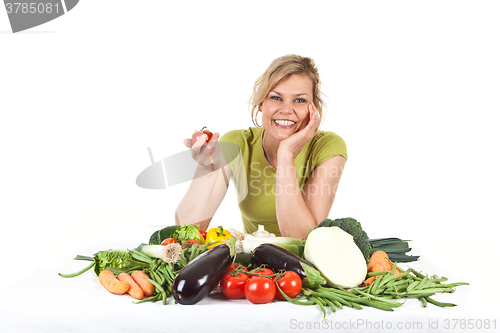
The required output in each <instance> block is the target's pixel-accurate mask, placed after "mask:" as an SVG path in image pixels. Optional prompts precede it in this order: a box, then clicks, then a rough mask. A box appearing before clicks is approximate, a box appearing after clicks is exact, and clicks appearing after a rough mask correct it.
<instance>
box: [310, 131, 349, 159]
mask: <svg viewBox="0 0 500 333" xmlns="http://www.w3.org/2000/svg"><path fill="white" fill-rule="evenodd" d="M313 140H314V141H313V143H312V145H313V149H312V150H313V159H314V165H316V166H318V165H320V164H321V163H323V162H325V161H326V160H329V159H330V158H332V157H334V156H339V155H340V156H343V157H344V158H345V159H347V146H346V143H345V141H344V139H342V137H340V136H339V135H337V134H335V133H333V132H324V131H321V132H319V133H318V134H316V136H315V137H314V138H313Z"/></svg>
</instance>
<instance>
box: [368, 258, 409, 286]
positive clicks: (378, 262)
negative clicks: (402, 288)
mask: <svg viewBox="0 0 500 333" xmlns="http://www.w3.org/2000/svg"><path fill="white" fill-rule="evenodd" d="M366 268H367V270H368V272H380V271H388V272H390V271H391V270H392V268H393V265H392V264H391V262H390V261H389V256H388V255H387V253H385V252H384V251H380V250H379V251H375V252H373V254H372V255H371V257H370V261H369V262H368V264H366ZM399 273H401V271H400V270H399V269H398V268H396V269H395V270H394V274H399ZM375 277H376V276H372V277H369V278H368V279H366V280H365V285H366V286H369V285H370V284H372V283H373V281H375Z"/></svg>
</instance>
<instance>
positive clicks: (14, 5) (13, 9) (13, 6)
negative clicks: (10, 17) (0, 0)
mask: <svg viewBox="0 0 500 333" xmlns="http://www.w3.org/2000/svg"><path fill="white" fill-rule="evenodd" d="M5 8H6V9H7V14H11V13H16V14H17V13H22V14H35V13H39V14H42V13H47V14H52V13H59V4H58V3H56V4H52V3H34V2H6V3H5Z"/></svg>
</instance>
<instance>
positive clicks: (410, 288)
mask: <svg viewBox="0 0 500 333" xmlns="http://www.w3.org/2000/svg"><path fill="white" fill-rule="evenodd" d="M419 283H420V281H418V280H417V281H414V282H412V283H410V285H409V286H408V288H406V291H407V292H410V291H412V290H413V289H414V288H415V287H416V286H417V285H418V284H419Z"/></svg>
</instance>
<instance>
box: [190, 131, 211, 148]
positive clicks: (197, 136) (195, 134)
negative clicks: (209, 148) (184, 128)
mask: <svg viewBox="0 0 500 333" xmlns="http://www.w3.org/2000/svg"><path fill="white" fill-rule="evenodd" d="M203 134H206V135H207V140H206V142H208V140H210V138H211V137H212V135H213V134H212V132H210V131H209V130H208V129H206V127H203V128H202V129H201V130H199V131H196V132H194V134H193V136H192V137H191V143H192V144H193V145H194V144H195V143H196V141H198V138H199V137H200V136H202V135H203Z"/></svg>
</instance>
